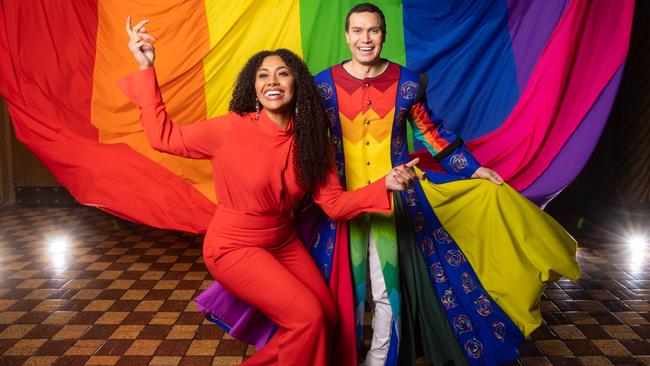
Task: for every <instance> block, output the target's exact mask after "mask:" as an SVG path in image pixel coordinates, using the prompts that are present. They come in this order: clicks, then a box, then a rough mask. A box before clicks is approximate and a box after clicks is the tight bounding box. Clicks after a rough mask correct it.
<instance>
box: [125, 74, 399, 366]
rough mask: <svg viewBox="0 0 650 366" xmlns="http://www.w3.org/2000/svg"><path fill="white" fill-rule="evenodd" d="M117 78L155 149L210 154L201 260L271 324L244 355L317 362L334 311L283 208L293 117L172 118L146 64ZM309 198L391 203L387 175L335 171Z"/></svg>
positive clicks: (291, 201)
mask: <svg viewBox="0 0 650 366" xmlns="http://www.w3.org/2000/svg"><path fill="white" fill-rule="evenodd" d="M118 84H119V85H120V87H121V88H122V90H124V92H125V93H126V94H127V95H128V96H129V97H130V98H131V100H132V101H133V102H134V103H135V104H136V105H137V106H139V107H140V110H141V116H140V120H141V122H142V124H143V126H144V130H145V134H146V135H147V138H148V140H149V143H150V144H151V145H152V147H153V148H155V149H156V150H159V151H163V152H167V153H171V154H174V155H178V156H183V157H187V158H193V159H210V160H211V162H212V169H213V175H214V183H215V189H216V194H217V197H219V205H218V207H217V210H216V212H215V215H214V218H213V219H212V222H211V223H210V226H209V228H208V231H207V234H206V236H205V241H204V245H203V258H204V260H205V265H206V267H207V268H208V271H209V272H210V274H211V275H212V276H213V277H214V278H215V279H216V280H217V281H219V283H220V284H221V285H222V286H223V287H225V288H226V289H227V290H228V291H231V292H232V293H233V294H234V295H235V296H237V297H238V298H240V299H241V300H243V301H245V302H247V303H248V304H250V305H252V306H254V307H255V308H257V309H259V310H261V311H262V312H263V313H264V314H265V315H267V316H268V317H269V318H270V319H271V320H272V321H274V322H275V323H276V324H277V325H278V326H279V329H278V331H277V332H276V334H275V335H274V336H273V338H272V339H271V340H270V341H269V343H268V344H267V345H266V346H265V347H264V348H263V349H261V350H260V351H259V352H258V353H256V354H255V355H253V356H252V357H251V358H249V359H248V360H247V361H246V362H245V364H247V365H269V364H280V365H300V366H306V365H325V364H326V363H327V361H326V360H327V358H328V356H329V355H328V351H327V348H328V343H329V340H328V337H329V334H331V331H332V330H333V328H334V326H335V324H336V319H337V315H336V308H335V305H334V302H333V300H332V298H331V296H330V294H329V290H328V288H327V286H326V284H325V281H324V280H323V277H322V275H321V273H320V271H319V270H318V268H317V267H316V265H315V264H314V262H313V260H312V258H311V257H310V256H309V254H308V253H307V251H306V250H305V249H304V247H303V245H302V243H301V242H300V241H299V240H298V237H297V233H296V228H295V226H294V222H293V220H292V217H291V214H292V211H293V209H294V208H295V207H296V205H297V204H298V202H299V200H300V199H301V198H302V197H303V196H304V194H305V192H303V191H302V190H301V188H300V187H299V186H298V184H297V180H296V175H295V171H294V168H293V164H292V158H293V155H294V143H293V140H294V136H293V121H292V122H291V123H290V124H289V128H288V129H287V130H282V129H280V128H279V127H278V126H277V125H276V124H275V123H274V122H273V121H271V120H270V119H269V118H268V116H267V115H266V113H265V112H264V111H262V112H261V113H260V115H259V120H256V119H255V116H254V114H252V113H251V114H247V115H245V116H239V115H237V114H235V113H230V114H228V115H225V116H221V117H217V118H215V119H211V120H207V121H204V122H197V123H192V124H189V125H183V126H181V125H176V124H174V123H172V121H171V120H170V119H169V116H168V115H167V112H166V110H165V105H164V104H163V101H162V98H161V95H160V90H159V88H158V84H157V82H156V74H155V72H154V70H153V68H151V69H147V70H142V71H137V72H134V73H132V74H129V75H128V76H127V77H125V78H124V79H122V80H120V81H119V83H118ZM312 197H313V199H314V201H315V202H316V203H318V204H319V205H320V206H321V207H322V208H323V210H324V211H325V212H326V213H327V214H328V215H329V216H330V217H332V218H333V219H336V220H339V219H341V220H347V219H350V218H352V217H354V216H355V215H357V214H359V213H361V212H388V211H389V210H390V207H391V206H390V202H391V197H390V193H388V192H387V191H386V188H385V178H384V179H380V180H378V181H376V182H375V183H373V184H370V185H368V186H366V187H364V188H361V189H358V190H356V191H353V192H346V191H345V190H343V189H342V188H341V186H340V184H339V180H338V177H337V176H336V173H335V172H334V171H333V170H332V171H330V172H329V173H328V176H327V182H326V183H325V184H324V185H323V186H322V187H321V188H319V189H316V190H315V191H314V192H312Z"/></svg>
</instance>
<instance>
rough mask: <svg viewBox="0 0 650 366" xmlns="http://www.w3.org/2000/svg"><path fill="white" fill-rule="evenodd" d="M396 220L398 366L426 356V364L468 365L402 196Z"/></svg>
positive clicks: (413, 363)
mask: <svg viewBox="0 0 650 366" xmlns="http://www.w3.org/2000/svg"><path fill="white" fill-rule="evenodd" d="M395 216H396V221H397V242H398V246H399V262H400V279H401V281H402V289H401V290H402V299H403V300H402V338H401V339H400V349H399V364H400V365H415V364H416V362H415V360H416V358H417V357H419V356H424V357H425V358H426V359H427V361H428V363H426V364H433V365H436V366H437V365H444V364H446V363H447V362H449V361H453V364H454V365H456V366H464V365H468V363H467V359H466V358H465V355H464V354H463V352H462V350H461V348H460V346H459V345H458V342H457V341H456V337H455V335H454V333H453V332H452V330H451V327H450V325H449V321H448V320H447V317H446V315H445V312H444V309H443V308H442V306H441V304H440V301H439V300H438V297H437V296H436V292H435V290H434V288H433V286H432V284H431V281H430V280H429V276H428V270H427V267H426V265H425V264H424V260H423V259H422V254H421V252H420V250H419V248H418V247H417V240H416V238H415V228H414V227H413V225H412V223H411V220H410V218H409V216H408V212H407V211H406V207H404V203H403V201H402V199H401V195H399V194H396V195H395Z"/></svg>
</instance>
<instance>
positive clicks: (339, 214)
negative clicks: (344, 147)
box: [313, 170, 393, 220]
mask: <svg viewBox="0 0 650 366" xmlns="http://www.w3.org/2000/svg"><path fill="white" fill-rule="evenodd" d="M392 198H393V197H392V192H388V191H386V177H385V176H384V177H383V178H381V179H379V180H377V181H375V182H374V183H372V184H369V185H367V186H365V187H362V188H359V189H356V190H354V191H346V190H344V189H343V187H341V184H340V183H339V178H338V176H337V175H336V172H335V171H334V170H330V171H329V173H328V175H327V181H326V182H325V184H324V185H322V186H321V187H320V188H318V189H317V190H316V191H315V192H314V193H313V199H314V201H315V202H316V203H317V204H318V205H319V206H320V207H321V208H322V209H323V211H325V213H326V214H327V216H329V217H330V218H332V219H333V220H349V219H351V218H353V217H355V216H356V215H358V214H360V213H363V212H390V210H391V208H392V205H391V203H392V201H393V200H392Z"/></svg>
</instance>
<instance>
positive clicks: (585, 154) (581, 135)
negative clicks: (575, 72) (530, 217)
mask: <svg viewBox="0 0 650 366" xmlns="http://www.w3.org/2000/svg"><path fill="white" fill-rule="evenodd" d="M623 66H624V63H623V64H621V66H620V67H619V68H618V70H617V71H616V73H615V74H614V76H613V77H612V79H611V80H610V81H609V83H608V84H607V86H606V87H605V89H604V90H603V92H602V93H601V94H600V96H599V97H598V99H597V100H596V102H595V103H594V105H592V107H591V109H590V110H589V112H588V113H587V115H585V118H584V119H583V120H582V122H581V123H580V125H579V126H578V128H576V130H575V131H574V132H573V134H572V135H571V137H570V138H569V139H568V140H567V142H566V143H565V144H564V146H563V147H562V149H561V150H560V152H559V153H558V154H557V156H555V159H553V162H552V163H551V164H550V165H549V166H548V168H547V169H546V170H545V171H544V173H543V174H542V175H541V176H540V177H539V178H537V179H536V180H535V182H533V184H531V185H530V186H529V187H528V188H526V189H525V190H524V191H523V192H521V193H522V194H523V195H524V196H526V197H527V198H528V199H530V200H531V201H533V202H535V203H536V204H537V205H539V206H540V207H544V206H546V204H547V203H548V202H550V201H551V199H553V197H555V196H556V195H557V194H558V193H559V192H560V191H561V190H562V189H564V188H565V187H566V186H567V185H569V183H571V182H572V181H573V180H574V179H575V177H576V176H577V175H578V174H579V173H580V171H581V170H582V168H583V167H584V166H585V164H586V163H587V160H589V157H590V156H591V153H592V152H593V150H594V148H595V147H596V143H597V142H598V139H599V138H600V134H601V133H602V131H603V128H604V127H605V122H607V117H608V115H609V112H610V110H611V109H612V105H613V104H614V99H615V98H616V92H617V91H618V86H619V84H620V82H621V77H622V76H623Z"/></svg>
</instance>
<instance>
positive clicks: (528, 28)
mask: <svg viewBox="0 0 650 366" xmlns="http://www.w3.org/2000/svg"><path fill="white" fill-rule="evenodd" d="M567 3H568V0H508V28H510V38H511V43H512V53H513V55H514V57H515V65H516V68H517V82H518V84H519V90H520V91H522V90H524V88H525V87H526V83H528V79H529V78H530V74H531V73H532V72H533V68H534V67H535V64H537V59H538V58H539V56H540V54H541V53H542V51H543V50H544V48H545V47H546V43H547V42H548V39H549V37H550V36H551V34H552V33H553V30H554V29H555V26H556V25H557V23H558V21H559V20H560V17H562V13H564V9H565V8H566V5H567Z"/></svg>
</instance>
